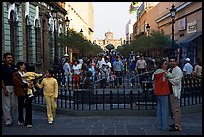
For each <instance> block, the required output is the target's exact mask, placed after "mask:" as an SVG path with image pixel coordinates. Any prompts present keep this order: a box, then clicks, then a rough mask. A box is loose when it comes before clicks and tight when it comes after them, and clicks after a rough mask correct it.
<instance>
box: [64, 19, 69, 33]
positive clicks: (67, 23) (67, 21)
mask: <svg viewBox="0 0 204 137" xmlns="http://www.w3.org/2000/svg"><path fill="white" fill-rule="evenodd" d="M65 23H66V26H67V36H68V35H69V24H70V19H69V18H68V17H66V20H65Z"/></svg>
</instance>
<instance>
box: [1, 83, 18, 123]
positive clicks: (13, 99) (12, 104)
mask: <svg viewBox="0 0 204 137" xmlns="http://www.w3.org/2000/svg"><path fill="white" fill-rule="evenodd" d="M6 89H7V90H8V96H5V95H4V91H3V89H2V110H3V117H4V121H5V124H6V125H7V124H12V122H13V118H14V116H15V114H16V110H17V107H18V100H17V96H16V95H15V94H14V88H13V86H6Z"/></svg>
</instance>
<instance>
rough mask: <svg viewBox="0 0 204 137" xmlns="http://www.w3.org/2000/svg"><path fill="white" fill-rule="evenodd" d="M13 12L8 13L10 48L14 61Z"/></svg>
mask: <svg viewBox="0 0 204 137" xmlns="http://www.w3.org/2000/svg"><path fill="white" fill-rule="evenodd" d="M14 20H15V19H14V11H13V10H12V11H11V13H10V46H11V53H12V54H13V55H14V56H13V59H14V61H15V45H14Z"/></svg>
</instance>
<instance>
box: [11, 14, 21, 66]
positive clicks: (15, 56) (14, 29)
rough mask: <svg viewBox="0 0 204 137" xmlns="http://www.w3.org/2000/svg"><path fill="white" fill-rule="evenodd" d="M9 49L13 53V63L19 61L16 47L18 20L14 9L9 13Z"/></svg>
mask: <svg viewBox="0 0 204 137" xmlns="http://www.w3.org/2000/svg"><path fill="white" fill-rule="evenodd" d="M9 24H10V49H11V51H10V52H11V53H12V54H13V59H14V63H15V62H17V61H19V58H20V57H19V49H18V47H19V46H18V42H19V41H18V39H19V38H18V21H17V18H16V13H15V11H14V10H12V11H11V13H10V20H9Z"/></svg>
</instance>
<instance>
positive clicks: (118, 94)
mask: <svg viewBox="0 0 204 137" xmlns="http://www.w3.org/2000/svg"><path fill="white" fill-rule="evenodd" d="M151 73H152V72H151ZM151 73H144V75H143V79H142V82H141V83H140V80H139V79H140V78H139V77H140V76H136V75H129V74H127V75H126V76H123V77H122V85H117V86H115V87H114V86H113V85H114V83H112V82H107V84H106V85H105V86H103V87H101V85H100V80H98V81H97V82H91V83H90V86H86V88H82V87H84V86H83V84H84V83H83V82H81V86H80V87H81V88H79V89H74V81H73V78H72V79H71V81H70V82H69V83H67V84H66V85H65V86H62V84H61V82H59V93H58V98H57V107H58V108H63V109H71V110H114V109H130V110H155V109H156V104H157V103H156V96H155V95H154V92H153V88H152V84H153V83H152V81H151ZM58 76H60V75H58ZM58 76H56V78H59V77H58ZM33 103H35V104H41V105H45V101H44V98H43V90H38V91H37V92H36V94H35V98H34V101H33ZM195 104H202V80H201V79H195V78H186V77H184V78H183V79H182V90H181V99H180V106H181V107H184V106H191V105H195Z"/></svg>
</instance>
